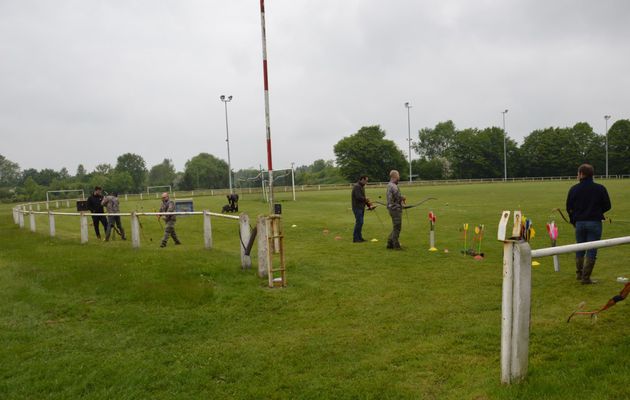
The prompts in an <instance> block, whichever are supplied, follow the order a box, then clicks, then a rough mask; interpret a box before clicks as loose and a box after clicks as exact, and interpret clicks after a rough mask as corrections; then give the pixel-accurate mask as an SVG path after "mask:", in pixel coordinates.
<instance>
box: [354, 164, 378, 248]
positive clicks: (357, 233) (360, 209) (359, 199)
mask: <svg viewBox="0 0 630 400" xmlns="http://www.w3.org/2000/svg"><path fill="white" fill-rule="evenodd" d="M367 182H368V177H367V175H361V177H360V178H359V180H358V182H357V183H355V184H354V185H353V186H352V212H353V213H354V221H355V222H354V232H353V233H352V241H353V242H354V243H362V242H365V239H363V234H362V232H361V231H362V229H363V217H364V215H365V206H367V207H368V210H371V209H372V208H373V207H372V203H370V200H369V199H368V198H367V197H365V185H366V184H367Z"/></svg>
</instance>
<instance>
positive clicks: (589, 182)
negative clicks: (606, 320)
mask: <svg viewBox="0 0 630 400" xmlns="http://www.w3.org/2000/svg"><path fill="white" fill-rule="evenodd" d="M593 173H594V170H593V166H592V165H590V164H582V165H580V167H579V168H578V179H579V181H580V183H578V184H577V185H574V186H573V187H572V188H571V189H570V190H569V194H568V195H567V204H566V208H567V213H568V214H569V221H570V222H571V224H573V225H574V226H575V240H576V242H577V243H584V242H592V241H595V240H600V239H601V238H602V220H603V219H604V213H605V212H606V211H608V210H610V208H611V205H610V197H608V191H607V190H606V188H605V187H604V186H603V185H600V184H598V183H595V182H593ZM585 256H586V257H585ZM596 258H597V249H590V250H587V251H584V250H582V251H577V252H575V272H576V279H577V280H579V281H581V282H582V284H583V285H588V284H592V283H595V281H592V280H591V273H592V272H593V268H594V267H595V259H596Z"/></svg>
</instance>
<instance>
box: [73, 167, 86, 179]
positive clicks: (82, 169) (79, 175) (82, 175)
mask: <svg viewBox="0 0 630 400" xmlns="http://www.w3.org/2000/svg"><path fill="white" fill-rule="evenodd" d="M86 175H87V171H86V170H85V167H84V166H83V164H79V166H78V167H77V173H76V175H75V178H76V180H77V181H79V182H83V181H85V177H86Z"/></svg>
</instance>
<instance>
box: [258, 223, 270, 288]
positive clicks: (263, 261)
mask: <svg viewBox="0 0 630 400" xmlns="http://www.w3.org/2000/svg"><path fill="white" fill-rule="evenodd" d="M256 227H257V231H258V276H259V277H260V278H264V277H266V276H267V252H268V251H269V249H268V248H267V246H268V244H269V242H268V241H267V217H265V216H264V215H259V216H258V220H257V223H256Z"/></svg>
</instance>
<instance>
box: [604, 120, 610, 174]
mask: <svg viewBox="0 0 630 400" xmlns="http://www.w3.org/2000/svg"><path fill="white" fill-rule="evenodd" d="M604 119H605V120H606V179H608V120H609V119H610V115H604Z"/></svg>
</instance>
